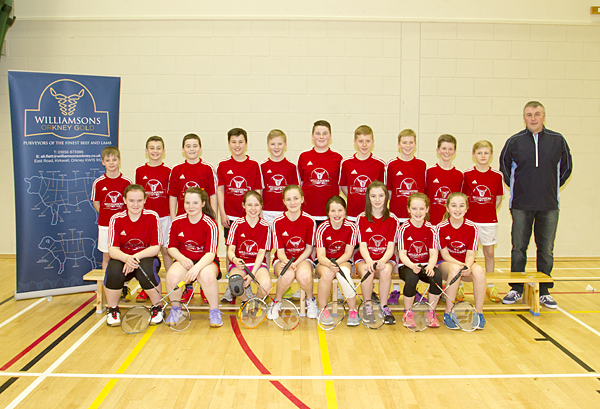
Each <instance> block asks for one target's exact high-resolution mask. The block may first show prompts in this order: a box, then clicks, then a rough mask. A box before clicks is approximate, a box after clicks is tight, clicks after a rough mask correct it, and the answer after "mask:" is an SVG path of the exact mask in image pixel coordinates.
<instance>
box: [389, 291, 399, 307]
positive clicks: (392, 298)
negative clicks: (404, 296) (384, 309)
mask: <svg viewBox="0 0 600 409" xmlns="http://www.w3.org/2000/svg"><path fill="white" fill-rule="evenodd" d="M398 301H400V291H396V290H394V291H392V293H391V294H390V298H388V304H392V305H398Z"/></svg>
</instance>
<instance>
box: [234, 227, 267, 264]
mask: <svg viewBox="0 0 600 409" xmlns="http://www.w3.org/2000/svg"><path fill="white" fill-rule="evenodd" d="M225 244H226V245H228V246H231V245H234V246H235V256H236V257H238V258H241V259H242V260H244V263H246V264H253V263H254V262H255V261H256V255H257V254H258V251H259V250H262V249H265V250H271V225H270V224H269V223H268V222H267V221H266V220H264V219H261V218H259V219H258V223H256V226H254V227H252V226H250V223H248V221H247V220H246V217H240V218H239V219H237V220H236V221H234V222H233V223H232V224H231V228H230V229H229V234H228V235H227V242H226V243H225Z"/></svg>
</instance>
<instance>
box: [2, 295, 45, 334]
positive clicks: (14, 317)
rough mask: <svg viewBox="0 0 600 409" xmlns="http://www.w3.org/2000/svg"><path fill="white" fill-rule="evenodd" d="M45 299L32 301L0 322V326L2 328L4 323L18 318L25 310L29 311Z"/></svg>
mask: <svg viewBox="0 0 600 409" xmlns="http://www.w3.org/2000/svg"><path fill="white" fill-rule="evenodd" d="M45 300H46V298H40V299H39V300H37V301H36V302H34V303H33V304H31V305H30V306H28V307H27V308H25V309H23V310H21V311H19V312H18V313H16V314H15V315H13V316H12V317H10V318H9V319H7V320H6V321H4V322H3V323H2V324H0V328H2V327H3V326H5V325H6V324H8V323H10V322H11V321H13V320H15V319H17V318H19V317H20V316H21V315H23V314H25V313H26V312H27V311H29V310H30V309H32V308H33V307H35V306H36V305H38V304H39V303H41V302H43V301H45Z"/></svg>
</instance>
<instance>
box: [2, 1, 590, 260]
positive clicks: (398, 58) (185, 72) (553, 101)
mask: <svg viewBox="0 0 600 409" xmlns="http://www.w3.org/2000/svg"><path fill="white" fill-rule="evenodd" d="M80 3H83V2H74V1H71V2H69V1H66V2H61V4H62V5H63V6H61V7H62V8H59V9H58V11H57V10H53V11H52V10H50V9H49V8H47V6H46V2H32V3H31V4H34V5H35V7H33V6H30V3H18V4H17V16H21V17H29V18H18V20H17V23H16V24H15V26H14V27H13V28H11V29H10V30H9V31H8V35H7V40H6V41H7V46H8V56H7V57H2V59H0V95H2V98H0V140H2V141H3V142H4V146H5V149H2V150H1V151H0V171H1V173H0V174H1V175H2V176H0V180H1V181H2V187H3V189H4V190H5V191H6V192H7V194H4V195H2V197H0V206H2V209H3V211H4V212H5V214H7V215H8V217H7V219H6V223H5V225H6V227H5V229H4V234H3V235H2V236H1V237H0V254H2V253H14V252H15V231H14V223H15V222H14V214H15V209H14V197H13V170H12V150H11V143H10V140H11V136H10V118H9V107H8V89H7V70H10V69H13V70H34V71H50V72H68V73H79V74H100V75H117V76H121V77H122V96H121V122H120V147H121V150H122V157H123V167H122V168H123V172H124V173H125V174H126V175H129V176H133V172H134V169H135V167H136V166H137V165H139V164H141V163H142V162H144V160H145V157H144V154H143V145H144V141H145V140H146V138H147V137H148V136H150V135H153V134H158V135H161V136H163V138H165V140H166V143H167V156H166V158H165V161H166V163H167V164H170V165H173V164H175V163H178V162H180V161H181V160H182V159H183V157H182V156H181V152H180V149H179V146H180V143H181V138H182V136H183V135H184V134H186V133H188V132H196V133H198V134H199V135H200V136H201V138H202V142H203V147H204V155H203V158H204V159H205V160H208V161H210V162H212V163H215V164H216V163H217V162H218V160H219V159H221V158H223V157H224V156H226V155H227V154H228V151H227V143H226V132H227V130H229V129H230V128H232V127H234V126H241V127H243V128H245V129H246V130H247V131H248V132H249V134H250V150H249V154H250V155H251V156H253V157H255V158H256V159H260V160H262V159H264V158H266V156H267V152H266V149H265V148H266V146H265V145H266V142H265V138H266V134H267V132H268V131H269V130H270V129H272V128H281V129H283V130H284V131H285V132H286V133H287V134H288V138H289V143H288V148H289V151H288V156H289V157H290V158H291V159H294V160H295V159H296V158H297V157H298V154H299V152H300V151H302V150H304V149H307V148H309V147H310V129H311V125H312V123H313V122H314V121H315V120H317V119H327V120H329V121H330V122H331V123H332V126H333V136H334V141H333V147H334V148H335V149H337V150H339V151H341V152H342V153H343V154H344V155H347V154H350V153H352V152H353V146H352V135H353V134H352V132H353V131H354V129H355V128H356V127H357V126H358V125H361V124H363V123H366V124H369V125H370V126H371V127H372V128H373V129H374V130H375V138H376V148H375V153H376V154H377V155H379V156H380V157H382V158H384V159H386V160H389V159H391V158H392V157H393V156H394V155H396V154H397V149H396V135H397V134H398V132H399V131H400V130H401V129H403V128H406V127H410V128H413V129H415V130H416V131H417V133H418V135H419V141H418V144H419V145H418V154H419V156H420V157H422V158H423V159H425V160H426V161H427V162H428V163H430V164H433V163H434V162H435V161H436V157H435V141H436V139H437V137H438V136H439V135H440V134H441V133H451V134H453V135H455V136H456V137H457V139H458V154H457V157H456V159H455V165H456V166H457V167H458V168H459V169H465V168H467V167H470V166H472V165H473V162H472V160H471V156H470V150H471V146H472V144H473V142H475V141H476V140H479V139H489V140H490V141H492V142H493V144H494V146H495V148H496V153H497V154H499V151H500V149H501V148H502V146H503V144H504V141H505V140H506V139H507V138H508V137H509V136H510V135H512V134H513V133H515V132H517V131H518V130H520V129H522V128H523V122H522V117H521V114H520V113H521V110H522V107H523V105H524V104H525V103H526V102H527V101H528V100H531V99H537V100H540V101H542V102H543V103H544V104H545V105H546V109H547V114H548V115H547V126H548V128H550V129H553V130H556V131H560V132H562V133H564V135H565V136H566V138H567V140H568V142H569V144H570V146H571V151H572V154H573V156H574V164H575V170H574V173H573V176H572V177H571V179H570V181H569V183H568V184H567V186H566V188H564V189H563V191H562V193H561V203H562V212H561V216H560V217H561V221H560V223H559V233H558V237H557V241H556V249H555V252H556V255H557V256H590V255H597V249H598V244H599V240H598V238H597V236H598V235H597V234H596V232H597V231H598V230H599V227H600V220H599V216H598V210H599V209H598V208H599V206H598V205H597V204H596V203H597V202H598V199H599V198H598V195H599V193H598V192H599V191H600V190H599V189H598V188H599V185H600V183H599V182H598V166H597V163H599V162H600V150H599V148H598V129H600V80H599V79H598V73H600V26H598V25H597V24H596V25H585V24H566V23H554V24H511V23H489V22H485V23H482V22H465V21H458V20H459V19H458V18H457V21H455V22H424V21H425V20H431V19H436V18H442V17H440V15H439V10H437V9H436V10H433V9H435V7H432V10H430V12H427V10H425V9H424V7H423V6H417V5H414V6H411V7H412V8H410V11H411V13H412V14H411V13H409V14H407V15H408V16H409V17H415V18H416V17H418V16H420V15H422V14H423V13H426V12H427V13H426V14H427V16H426V17H427V18H423V22H418V21H376V20H377V19H376V18H374V17H373V16H375V17H377V16H379V15H384V16H397V15H399V14H398V13H399V12H400V11H403V10H405V9H406V8H407V7H409V6H407V5H404V6H402V7H400V6H391V5H390V4H391V3H390V2H386V3H385V4H382V5H379V6H377V5H376V6H375V7H374V9H373V10H370V11H369V13H368V15H367V14H365V15H366V17H364V19H363V20H361V19H359V18H355V19H354V20H353V21H351V20H338V19H337V16H338V15H346V16H358V15H361V14H360V13H359V11H360V10H361V9H360V7H359V3H358V2H351V3H350V4H349V5H348V6H347V7H344V8H339V9H340V10H344V12H343V13H338V14H336V13H335V8H334V7H333V5H332V4H339V3H336V2H334V3H327V5H325V6H322V7H321V8H320V9H318V10H319V13H323V15H325V14H327V15H328V16H329V17H328V18H322V19H291V18H287V19H273V18H271V16H273V15H276V13H277V12H282V13H283V11H286V12H287V13H288V14H286V15H290V13H291V12H292V11H293V10H291V9H290V10H283V11H282V10H278V9H277V8H272V9H268V8H266V6H265V5H267V4H269V2H264V1H262V2H257V3H255V7H254V8H253V9H252V10H250V9H247V8H246V7H247V6H240V7H242V8H240V9H236V10H237V13H238V15H239V16H240V17H241V16H243V15H244V14H246V15H253V16H254V15H258V14H257V13H259V12H262V13H264V14H262V15H261V17H268V18H260V19H259V18H247V19H238V20H226V19H223V18H215V19H211V18H206V17H203V18H201V19H193V18H192V16H194V15H197V14H198V13H200V10H201V9H200V8H198V7H190V9H189V10H190V11H189V13H187V15H186V19H166V20H152V19H148V18H145V17H144V15H145V14H144V13H148V12H149V11H150V10H156V9H152V7H150V6H146V7H145V8H142V7H139V8H137V7H133V6H131V5H130V6H126V7H123V8H119V9H118V10H117V11H115V13H121V14H118V15H124V14H127V13H128V14H127V15H129V16H130V18H131V20H121V19H117V20H112V19H101V18H98V17H101V16H102V13H103V12H104V10H105V9H104V8H103V9H94V8H91V7H83V6H82V5H81V4H80ZM177 3H178V4H179V3H181V2H177ZM183 3H184V4H186V3H185V2H183ZM431 3H433V4H440V5H447V4H448V3H452V4H455V5H460V4H466V3H467V2H465V1H463V2H447V1H444V2H431ZM481 3H482V2H479V3H477V4H481ZM529 3H531V4H530V6H531V7H532V8H534V7H533V6H535V5H536V4H537V5H539V4H542V3H543V4H550V5H552V7H548V6H546V8H544V10H543V12H542V13H540V16H541V19H544V20H552V21H554V20H559V19H560V17H561V16H562V17H563V19H562V20H563V21H564V22H572V21H577V22H584V21H586V19H588V20H589V5H588V6H585V7H587V10H586V13H587V15H585V13H583V12H580V11H578V12H577V13H575V12H569V11H568V10H567V9H566V8H565V6H564V4H563V3H566V2H562V1H553V2H529ZM529 3H528V4H529ZM568 3H569V10H571V8H573V9H575V8H576V7H575V5H577V7H579V8H581V7H583V6H584V3H583V2H579V1H575V2H568ZM94 4H96V2H94ZM104 4H107V5H111V4H116V2H111V1H109V2H104ZM134 4H136V5H137V4H138V3H137V2H134ZM139 4H141V3H139ZM144 4H150V5H151V4H153V2H148V3H144ZM231 4H232V3H227V2H224V3H223V5H222V7H219V8H218V9H217V8H216V7H217V6H215V5H213V7H214V9H207V10H206V14H215V15H223V13H224V11H226V10H227V7H232V6H231ZM298 4H300V3H298ZM344 4H346V3H344ZM386 4H387V9H386V8H385V7H384V6H385V5H386ZM483 4H486V3H483ZM490 4H491V3H490ZM516 4H521V2H519V3H517V2H512V1H511V2H505V4H504V5H502V6H498V5H495V4H494V6H493V7H494V8H492V7H491V6H490V7H487V8H485V7H483V6H481V5H479V6H478V7H477V8H475V9H468V10H467V9H466V8H465V9H464V10H465V13H463V14H462V16H463V17H461V18H467V17H469V18H479V19H480V20H486V21H489V20H492V19H493V18H494V17H497V18H506V19H509V18H514V19H516V18H519V16H520V15H521V13H525V14H526V15H531V13H530V11H529V10H519V9H517V8H516V6H515V8H514V10H518V13H514V12H513V11H512V10H513V8H512V7H509V5H516ZM64 5H68V6H69V7H66V8H65V6H64ZM188 5H189V4H188ZM127 7H129V8H127ZM182 7H183V6H180V7H179V8H177V7H175V8H170V9H169V10H167V14H170V13H173V14H174V15H181V14H186V13H184V10H185V9H183V8H182ZM324 7H325V8H324ZM361 7H362V3H361ZM497 8H498V9H497ZM312 9H313V8H310V7H303V13H308V12H307V11H306V10H312ZM138 10H139V11H138ZM230 10H232V9H230ZM315 10H316V8H315ZM577 10H579V9H577ZM363 11H364V10H363ZM386 11H388V12H389V13H388V14H385V12H386ZM20 13H23V14H20ZM61 13H62V14H61ZM378 13H380V14H378ZM527 13H529V14H527ZM525 14H524V15H525ZM155 15H156V11H155V12H154V16H155ZM46 16H47V17H46ZM60 16H64V17H60ZM77 16H86V17H85V19H78V17H77ZM154 16H153V17H154ZM494 166H495V167H497V159H495V160H494ZM509 231H510V215H509V213H508V209H507V205H506V203H504V204H503V205H502V207H501V211H500V232H499V237H500V243H499V244H498V248H497V254H498V255H501V256H509V255H510V238H509ZM531 254H533V253H531Z"/></svg>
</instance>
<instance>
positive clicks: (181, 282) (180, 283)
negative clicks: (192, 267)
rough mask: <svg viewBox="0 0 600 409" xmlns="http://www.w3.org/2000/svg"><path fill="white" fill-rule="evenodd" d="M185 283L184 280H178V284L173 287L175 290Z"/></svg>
mask: <svg viewBox="0 0 600 409" xmlns="http://www.w3.org/2000/svg"><path fill="white" fill-rule="evenodd" d="M184 285H185V281H180V282H179V284H177V286H176V287H175V290H177V289H178V288H181V287H183V286H184Z"/></svg>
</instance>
